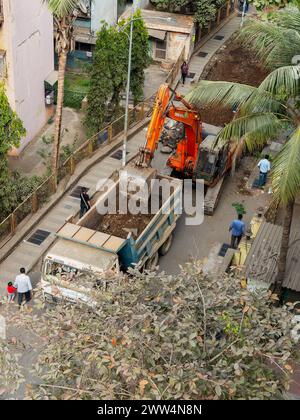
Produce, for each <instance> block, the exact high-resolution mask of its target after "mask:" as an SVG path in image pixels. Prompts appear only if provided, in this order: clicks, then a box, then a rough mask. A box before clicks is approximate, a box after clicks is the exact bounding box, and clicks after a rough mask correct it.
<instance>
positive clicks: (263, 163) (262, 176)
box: [257, 155, 271, 187]
mask: <svg viewBox="0 0 300 420" xmlns="http://www.w3.org/2000/svg"><path fill="white" fill-rule="evenodd" d="M257 166H258V167H259V180H258V185H259V186H260V187H263V186H264V185H265V184H266V182H267V176H268V172H270V170H271V163H270V161H269V155H265V157H264V159H261V160H260V161H259V162H258V165H257Z"/></svg>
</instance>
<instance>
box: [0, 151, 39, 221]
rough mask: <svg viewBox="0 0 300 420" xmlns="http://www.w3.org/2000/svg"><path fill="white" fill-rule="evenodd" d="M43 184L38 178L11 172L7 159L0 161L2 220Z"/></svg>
mask: <svg viewBox="0 0 300 420" xmlns="http://www.w3.org/2000/svg"><path fill="white" fill-rule="evenodd" d="M41 182H42V178H41V177H38V176H32V177H24V176H22V175H21V174H20V173H19V172H18V171H13V172H12V171H10V170H9V168H8V163H7V160H6V159H1V160H0V185H1V188H0V220H3V219H5V218H6V217H7V216H8V215H9V214H10V213H11V212H12V211H13V210H14V209H15V208H16V207H18V205H19V204H21V203H22V202H23V201H24V200H25V199H26V198H27V197H28V196H29V195H30V194H31V193H32V192H33V191H34V190H35V189H36V188H37V187H38V186H39V185H40V183H41Z"/></svg>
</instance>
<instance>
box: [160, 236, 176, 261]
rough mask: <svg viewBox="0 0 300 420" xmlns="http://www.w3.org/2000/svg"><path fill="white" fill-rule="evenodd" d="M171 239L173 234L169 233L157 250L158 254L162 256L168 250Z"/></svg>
mask: <svg viewBox="0 0 300 420" xmlns="http://www.w3.org/2000/svg"><path fill="white" fill-rule="evenodd" d="M172 241H173V234H172V233H171V235H170V236H169V237H168V238H167V239H166V240H165V242H164V243H163V244H162V246H161V247H160V248H159V250H158V252H159V255H161V256H164V255H166V254H167V253H168V252H169V250H170V248H171V246H172Z"/></svg>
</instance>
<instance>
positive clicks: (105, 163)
mask: <svg viewBox="0 0 300 420" xmlns="http://www.w3.org/2000/svg"><path fill="white" fill-rule="evenodd" d="M144 140H145V129H142V130H141V131H139V132H138V133H137V134H136V135H135V136H134V137H133V138H132V139H131V140H130V141H129V142H128V145H127V151H128V156H127V158H128V159H131V158H132V157H133V156H134V155H135V154H136V153H137V150H138V149H139V147H140V146H142V144H143V142H144ZM118 150H122V149H121V147H120V148H119V149H118ZM115 153H116V152H113V153H111V155H110V156H108V157H106V158H104V159H103V160H102V161H100V162H99V163H97V164H95V165H94V166H93V167H92V169H91V170H90V171H88V172H87V173H86V174H85V175H84V176H83V177H82V178H81V179H80V181H79V182H78V184H77V185H80V186H84V187H87V188H89V194H90V196H93V194H94V193H95V191H96V186H97V183H98V181H99V180H100V179H107V178H109V177H110V176H111V175H112V174H113V172H114V171H116V170H118V169H120V168H121V165H122V160H120V159H118V158H115V157H112V156H113V155H115ZM119 154H121V153H120V152H119ZM75 188H76V187H75ZM70 194H72V190H71V191H70V192H69V193H67V194H66V195H65V196H64V197H63V198H62V199H61V200H60V201H59V202H58V203H57V204H56V205H55V206H54V207H53V209H52V210H51V211H50V212H49V213H47V214H46V215H45V217H44V218H43V219H42V221H41V222H40V223H38V224H36V225H35V226H34V228H33V229H32V231H31V232H30V233H29V234H28V236H27V237H26V239H25V240H24V241H22V242H21V243H20V244H19V245H18V246H17V247H16V249H15V250H14V251H13V252H12V253H11V254H10V255H9V256H8V257H7V258H6V259H5V260H4V261H3V263H2V264H1V265H0V278H1V281H0V295H3V294H5V287H6V284H7V282H8V281H12V280H14V278H15V276H16V274H17V271H18V270H19V268H20V267H25V268H26V270H27V271H30V270H31V269H32V268H33V267H34V266H35V265H36V264H37V262H38V260H39V259H40V258H41V257H42V256H43V255H44V253H45V252H46V251H47V249H48V248H49V246H51V244H52V242H53V241H54V240H55V232H56V231H57V230H58V229H59V228H60V227H61V226H63V225H64V223H65V221H66V219H67V218H68V217H69V216H70V215H75V214H77V213H78V211H79V204H80V201H79V199H78V198H74V197H72V196H71V195H70ZM38 229H40V230H44V231H46V232H50V234H49V236H48V237H47V238H46V239H45V240H44V241H43V242H42V244H41V245H34V244H32V243H29V242H27V239H28V238H30V237H31V235H33V234H34V233H35V232H36V231H37V230H38Z"/></svg>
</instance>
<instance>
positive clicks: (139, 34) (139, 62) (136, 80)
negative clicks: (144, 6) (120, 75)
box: [120, 11, 151, 104]
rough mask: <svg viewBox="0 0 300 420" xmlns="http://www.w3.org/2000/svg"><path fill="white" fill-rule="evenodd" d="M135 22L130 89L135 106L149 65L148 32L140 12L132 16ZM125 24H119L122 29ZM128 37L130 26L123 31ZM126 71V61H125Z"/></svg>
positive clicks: (140, 94) (141, 93)
mask: <svg viewBox="0 0 300 420" xmlns="http://www.w3.org/2000/svg"><path fill="white" fill-rule="evenodd" d="M134 18H135V19H137V18H138V19H139V20H136V21H135V22H134V24H133V45H132V68H131V80H130V89H131V92H132V95H133V99H134V103H135V104H136V103H137V102H138V101H139V100H141V99H142V98H143V87H144V81H145V75H144V70H145V68H146V67H147V66H148V65H149V64H150V62H151V59H150V55H149V43H148V38H149V36H148V31H147V28H146V26H145V23H144V21H143V20H142V19H141V12H140V11H137V12H136V13H135V16H134ZM125 23H126V22H124V21H123V22H120V27H121V28H122V27H123V28H124V25H125ZM125 32H127V34H128V36H129V33H130V25H128V26H127V27H126V29H125ZM126 69H127V59H126Z"/></svg>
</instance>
